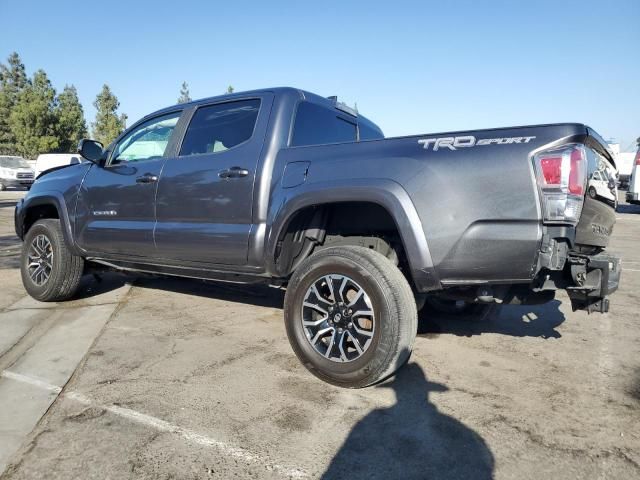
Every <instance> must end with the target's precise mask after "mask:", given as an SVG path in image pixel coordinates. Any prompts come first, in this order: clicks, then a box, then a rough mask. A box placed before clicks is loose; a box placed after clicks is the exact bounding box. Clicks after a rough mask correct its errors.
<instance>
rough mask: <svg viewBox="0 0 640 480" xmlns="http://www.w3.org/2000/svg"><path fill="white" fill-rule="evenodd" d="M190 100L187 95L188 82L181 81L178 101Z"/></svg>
mask: <svg viewBox="0 0 640 480" xmlns="http://www.w3.org/2000/svg"><path fill="white" fill-rule="evenodd" d="M190 101H191V96H190V95H189V84H188V83H187V82H182V88H180V97H178V103H187V102H190Z"/></svg>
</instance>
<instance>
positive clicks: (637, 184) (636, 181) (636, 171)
mask: <svg viewBox="0 0 640 480" xmlns="http://www.w3.org/2000/svg"><path fill="white" fill-rule="evenodd" d="M627 202H629V203H635V204H636V205H638V204H640V145H639V146H638V153H636V160H635V162H634V165H633V170H631V178H630V179H629V189H628V190H627Z"/></svg>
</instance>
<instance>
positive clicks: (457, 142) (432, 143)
mask: <svg viewBox="0 0 640 480" xmlns="http://www.w3.org/2000/svg"><path fill="white" fill-rule="evenodd" d="M534 138H536V137H505V138H481V139H480V140H476V137H474V136H473V135H465V136H462V137H441V138H423V139H420V140H418V143H419V144H420V145H422V146H423V148H424V149H425V150H429V148H430V147H432V150H433V151H434V152H437V151H438V150H440V149H441V148H448V149H449V150H457V149H458V148H467V147H477V146H480V145H509V144H511V143H529V142H530V141H531V140H533V139H534Z"/></svg>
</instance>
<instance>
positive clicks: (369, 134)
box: [358, 122, 384, 140]
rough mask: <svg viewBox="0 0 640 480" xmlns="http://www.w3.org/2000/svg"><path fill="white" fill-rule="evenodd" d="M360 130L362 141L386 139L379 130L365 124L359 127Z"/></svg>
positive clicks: (362, 123)
mask: <svg viewBox="0 0 640 480" xmlns="http://www.w3.org/2000/svg"><path fill="white" fill-rule="evenodd" d="M358 128H359V129H360V140H379V139H381V138H384V135H383V134H382V132H381V131H380V130H379V129H378V128H374V127H373V126H371V125H368V124H366V123H364V122H361V123H360V124H359V125H358Z"/></svg>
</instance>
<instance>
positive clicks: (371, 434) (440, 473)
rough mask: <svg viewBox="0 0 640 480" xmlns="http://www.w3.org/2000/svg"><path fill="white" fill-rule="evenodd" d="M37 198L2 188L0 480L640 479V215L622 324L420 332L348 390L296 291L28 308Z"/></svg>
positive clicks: (529, 310)
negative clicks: (310, 357)
mask: <svg viewBox="0 0 640 480" xmlns="http://www.w3.org/2000/svg"><path fill="white" fill-rule="evenodd" d="M23 194H24V192H11V191H9V192H0V372H1V373H0V375H1V376H0V471H3V470H4V473H3V474H2V475H0V477H1V478H2V479H3V480H8V479H12V480H13V479H32V478H48V479H52V478H60V479H68V478H82V479H89V478H100V479H102V478H110V479H124V478H154V479H155V478H167V479H168V478H179V479H182V478H185V479H189V478H194V479H200V478H216V479H218V478H219V479H228V478H259V479H263V478H349V479H351V478H354V479H357V478H385V479H388V478H430V479H439V478H452V479H453V478H456V479H458V478H460V479H461V478H474V479H478V478H479V479H482V478H497V479H527V478H532V479H534V478H535V479H539V478H576V479H578V478H580V479H585V478H586V479H591V478H593V479H596V478H597V479H602V478H615V479H624V478H640V428H639V427H640V355H639V353H640V330H639V328H638V327H639V325H640V293H639V292H640V207H635V206H630V205H626V204H624V203H622V204H621V205H620V208H619V212H618V214H617V216H618V223H617V225H616V227H615V231H614V234H613V239H612V244H611V247H610V249H609V250H610V251H611V252H615V253H618V254H619V255H620V256H621V257H622V258H623V269H624V270H623V275H622V283H621V287H620V290H619V291H618V292H617V293H616V294H614V295H613V296H612V297H611V311H610V312H609V313H608V314H604V315H600V314H592V315H588V314H587V313H585V312H572V311H571V308H570V305H569V302H568V299H567V297H566V296H565V295H564V294H559V295H558V296H557V298H556V300H554V301H552V302H551V303H549V304H546V305H541V306H530V307H516V306H506V307H503V308H502V309H501V310H500V312H499V313H498V314H497V315H496V316H494V317H492V318H490V319H488V320H486V321H484V322H479V323H470V322H462V321H444V320H443V319H440V318H421V324H420V333H419V336H418V338H417V341H416V344H415V350H414V353H413V355H412V357H411V360H410V362H409V364H408V365H407V366H405V367H404V368H403V369H402V370H401V371H400V373H399V374H398V375H397V376H395V377H394V378H392V379H390V380H389V381H387V382H385V383H384V384H381V385H378V386H376V387H372V388H367V389H362V390H344V389H339V388H336V387H332V386H330V385H327V384H324V383H322V382H320V381H319V380H317V379H316V378H315V377H313V376H311V375H310V374H309V373H307V371H306V370H305V369H304V368H303V367H302V366H301V365H300V363H299V362H298V361H297V359H296V358H295V356H294V354H293V353H292V351H291V349H290V347H289V344H288V341H287V338H286V335H285V330H284V325H283V321H282V302H283V292H282V291H281V290H277V289H273V288H268V287H256V286H233V285H225V284H214V283H204V282H199V281H193V280H182V279H167V278H152V277H134V276H124V275H120V274H115V273H114V274H108V275H105V276H104V277H103V278H102V279H101V281H97V280H96V279H94V278H92V277H91V276H88V277H86V278H85V279H84V281H83V286H82V289H81V292H80V294H79V295H78V298H77V299H75V300H73V301H71V302H66V303H60V304H42V303H39V302H36V301H34V300H32V299H30V298H29V297H28V296H26V293H25V291H24V289H23V288H22V285H21V280H20V274H19V270H18V265H19V256H18V254H19V248H20V246H19V241H18V239H17V238H16V237H15V234H14V232H13V204H14V203H15V201H16V200H17V199H18V198H19V197H20V196H21V195H23Z"/></svg>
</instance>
